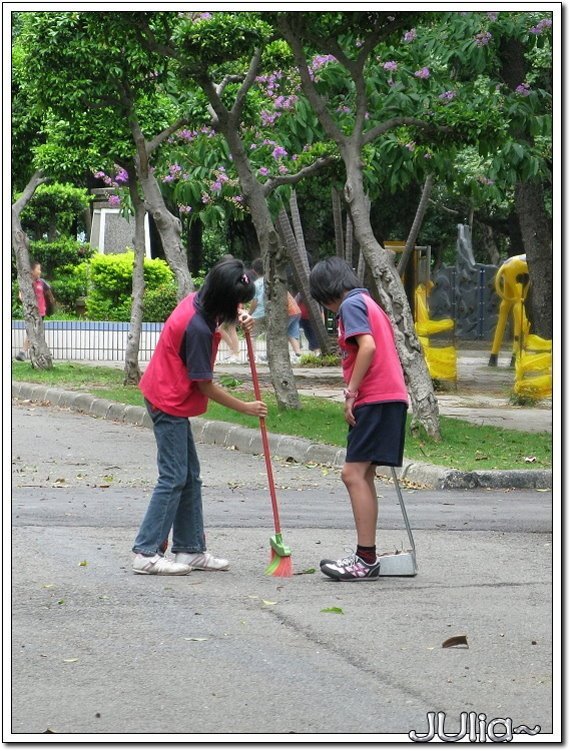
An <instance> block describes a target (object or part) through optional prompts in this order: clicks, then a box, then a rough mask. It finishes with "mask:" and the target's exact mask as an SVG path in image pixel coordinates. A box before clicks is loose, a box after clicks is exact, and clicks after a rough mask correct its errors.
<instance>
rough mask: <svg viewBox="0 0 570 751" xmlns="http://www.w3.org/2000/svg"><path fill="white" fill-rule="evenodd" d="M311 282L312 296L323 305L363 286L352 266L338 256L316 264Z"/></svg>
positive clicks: (310, 278) (310, 277)
mask: <svg viewBox="0 0 570 751" xmlns="http://www.w3.org/2000/svg"><path fill="white" fill-rule="evenodd" d="M309 282H310V286H311V297H314V298H315V300H316V301H317V302H318V303H320V304H321V305H326V304H327V303H330V302H333V301H335V300H340V299H341V298H342V296H343V293H344V292H348V291H349V290H351V289H358V288H359V287H362V284H361V283H360V280H359V279H358V277H357V276H356V274H355V273H354V271H353V270H352V268H351V267H350V266H349V265H348V263H347V262H346V261H344V260H343V259H342V258H339V257H338V256H331V257H330V258H325V259H324V260H323V261H319V262H318V263H317V264H315V266H314V267H313V270H312V271H311V275H310V276H309Z"/></svg>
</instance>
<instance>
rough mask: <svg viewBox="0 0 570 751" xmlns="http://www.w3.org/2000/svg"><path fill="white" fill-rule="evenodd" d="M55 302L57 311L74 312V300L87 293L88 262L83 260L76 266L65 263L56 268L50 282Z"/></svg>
mask: <svg viewBox="0 0 570 751" xmlns="http://www.w3.org/2000/svg"><path fill="white" fill-rule="evenodd" d="M50 284H51V288H52V291H53V294H54V297H55V299H56V302H57V306H58V312H61V309H62V308H63V311H67V312H68V313H71V314H73V313H75V312H76V302H77V300H78V299H79V298H80V297H85V296H86V295H87V289H88V284H89V262H88V261H84V262H83V263H80V264H79V265H77V266H74V265H72V264H67V265H65V266H62V267H60V268H58V269H57V273H56V275H55V277H54V279H53V280H52V281H51V282H50Z"/></svg>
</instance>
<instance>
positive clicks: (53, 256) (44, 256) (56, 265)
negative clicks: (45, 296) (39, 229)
mask: <svg viewBox="0 0 570 751" xmlns="http://www.w3.org/2000/svg"><path fill="white" fill-rule="evenodd" d="M94 252H95V250H94V248H91V247H90V246H89V244H88V243H80V242H78V241H77V240H74V239H73V238H71V237H62V238H60V239H58V240H54V241H49V240H32V241H31V242H30V259H32V260H35V261H39V262H40V263H41V265H42V276H44V277H45V278H46V279H48V280H49V281H50V282H51V281H52V280H53V279H55V278H56V277H57V275H58V272H59V269H61V268H64V267H66V266H77V265H79V264H81V263H82V262H83V261H85V260H86V259H88V258H91V256H92V255H93V254H94ZM14 269H15V267H14Z"/></svg>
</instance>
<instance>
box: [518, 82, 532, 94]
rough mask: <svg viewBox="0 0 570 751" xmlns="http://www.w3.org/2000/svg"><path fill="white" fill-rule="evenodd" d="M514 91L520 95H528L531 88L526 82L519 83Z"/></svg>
mask: <svg viewBox="0 0 570 751" xmlns="http://www.w3.org/2000/svg"><path fill="white" fill-rule="evenodd" d="M515 92H516V93H517V94H520V95H521V96H528V95H529V94H530V93H531V88H530V86H529V85H528V83H519V85H518V86H517V88H516V89H515Z"/></svg>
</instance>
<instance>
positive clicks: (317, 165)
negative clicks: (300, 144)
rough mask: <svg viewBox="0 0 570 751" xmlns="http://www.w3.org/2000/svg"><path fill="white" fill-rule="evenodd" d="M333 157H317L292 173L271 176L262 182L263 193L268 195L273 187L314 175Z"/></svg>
mask: <svg viewBox="0 0 570 751" xmlns="http://www.w3.org/2000/svg"><path fill="white" fill-rule="evenodd" d="M335 159H336V157H334V156H323V157H319V158H318V159H317V160H316V161H315V162H313V163H312V164H309V165H307V166H306V167H303V168H302V169H300V170H299V171H298V172H295V174H293V175H279V176H278V177H272V178H271V179H270V180H268V181H267V182H266V183H265V184H264V186H263V195H264V196H265V197H266V198H267V196H269V195H270V194H271V193H272V192H273V191H274V190H275V188H278V187H279V186H280V185H296V184H297V183H298V182H299V181H300V180H302V179H303V178H304V177H310V176H311V175H316V174H317V173H318V172H320V171H321V170H322V169H324V168H325V167H327V166H328V165H329V164H332V163H333V162H334V161H335Z"/></svg>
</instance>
